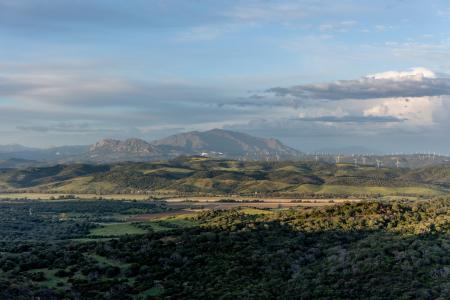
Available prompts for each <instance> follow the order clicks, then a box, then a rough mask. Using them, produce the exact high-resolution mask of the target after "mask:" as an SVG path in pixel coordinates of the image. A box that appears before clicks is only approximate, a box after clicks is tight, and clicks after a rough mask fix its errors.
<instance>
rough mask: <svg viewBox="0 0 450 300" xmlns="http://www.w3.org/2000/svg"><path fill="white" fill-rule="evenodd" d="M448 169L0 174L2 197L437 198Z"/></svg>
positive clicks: (213, 165)
mask: <svg viewBox="0 0 450 300" xmlns="http://www.w3.org/2000/svg"><path fill="white" fill-rule="evenodd" d="M449 174H450V167H449V166H441V167H429V168H425V169H420V170H414V169H397V168H375V167H371V166H363V167H355V166H354V165H352V164H337V165H336V164H330V163H324V162H281V161H280V162H275V161H272V162H257V161H236V160H224V159H211V158H205V157H200V156H197V157H180V158H177V159H174V160H171V161H160V162H147V163H142V162H128V163H116V164H105V165H89V164H69V165H56V166H51V167H34V168H26V169H5V170H0V192H53V193H96V194H102V193H103V194H109V193H113V194H114V193H115V194H121V193H140V194H142V193H143V194H149V195H153V194H163V195H175V196H176V195H224V196H225V195H230V194H239V195H247V196H254V195H255V194H258V195H261V196H276V197H277V196H282V197H297V196H298V197H348V196H356V197H366V196H368V197H373V196H386V195H390V196H437V195H446V194H448V189H449V188H450V175H449Z"/></svg>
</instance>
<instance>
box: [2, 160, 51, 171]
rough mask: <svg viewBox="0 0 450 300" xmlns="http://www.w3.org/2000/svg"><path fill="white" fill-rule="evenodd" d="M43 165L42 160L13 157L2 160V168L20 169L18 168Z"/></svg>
mask: <svg viewBox="0 0 450 300" xmlns="http://www.w3.org/2000/svg"><path fill="white" fill-rule="evenodd" d="M37 166H43V164H42V163H41V162H38V161H34V160H27V159H18V158H11V159H5V160H0V169H12V168H14V169H18V168H28V167H37Z"/></svg>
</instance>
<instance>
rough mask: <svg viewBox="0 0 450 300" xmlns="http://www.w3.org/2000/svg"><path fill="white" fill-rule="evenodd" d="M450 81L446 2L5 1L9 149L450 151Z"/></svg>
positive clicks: (4, 123) (0, 79)
mask: <svg viewBox="0 0 450 300" xmlns="http://www.w3.org/2000/svg"><path fill="white" fill-rule="evenodd" d="M387 72H390V73H387ZM371 74H372V75H373V74H377V75H376V76H369V75H371ZM448 74H450V3H449V2H448V1H443V0H441V1H435V0H429V1H418V0H408V1H400V0H397V1H394V0H391V1H387V0H386V1H382V0H381V1H365V0H358V1H356V0H340V1H334V0H328V1H325V0H301V1H282V0H281V1H268V0H266V1H262V0H261V1H256V0H255V1H250V0H247V1H233V0H227V1H220V0H215V1H205V0H204V1H194V0H192V1H189V0H182V1H172V0H160V1H157V0H155V1H143V0H142V1H141V0H130V1H114V0H103V1H99V0H91V1H88V0H71V1H68V0H38V1H37V0H0V144H10V143H21V144H25V145H30V146H38V147H48V146H52V145H62V144H89V143H93V142H95V141H97V140H98V139H101V138H105V137H113V138H126V137H139V138H144V139H147V140H152V139H156V138H159V137H162V136H166V135H168V134H173V133H179V132H183V131H190V130H208V129H212V128H224V129H232V130H238V131H243V132H247V133H250V134H255V135H259V136H266V137H276V138H279V139H280V140H282V141H283V142H285V143H287V144H289V145H291V146H294V147H297V148H299V149H301V150H305V151H313V150H314V149H319V148H323V147H342V146H349V145H363V146H366V147H370V148H375V149H381V150H385V151H441V152H445V151H446V149H447V148H448V147H449V146H450V140H448V139H447V138H446V137H447V132H448V129H449V128H450V118H448V117H447V116H448V113H449V112H450V106H449V104H448V103H449V100H450V97H449V95H450V91H449V88H450V84H449V81H450V79H449V78H450V77H449V76H448ZM448 152H450V151H448Z"/></svg>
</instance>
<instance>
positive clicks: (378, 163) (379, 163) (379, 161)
mask: <svg viewBox="0 0 450 300" xmlns="http://www.w3.org/2000/svg"><path fill="white" fill-rule="evenodd" d="M381 165H382V162H381V160H378V159H377V168H378V169H379V168H380V167H381Z"/></svg>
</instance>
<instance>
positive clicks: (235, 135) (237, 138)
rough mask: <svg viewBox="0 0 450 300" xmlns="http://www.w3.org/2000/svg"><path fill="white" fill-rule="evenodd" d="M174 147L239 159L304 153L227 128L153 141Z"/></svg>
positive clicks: (285, 157)
mask: <svg viewBox="0 0 450 300" xmlns="http://www.w3.org/2000/svg"><path fill="white" fill-rule="evenodd" d="M152 144H153V145H155V146H157V147H158V146H164V147H171V148H173V149H178V150H179V151H180V152H184V153H188V154H190V155H195V154H197V155H198V154H206V155H208V154H212V155H215V154H220V155H223V156H225V157H228V158H239V159H241V158H242V159H295V158H298V157H299V156H300V155H301V153H300V152H299V151H297V150H295V149H292V148H290V147H287V146H285V145H283V144H282V143H281V142H280V141H278V140H276V139H273V138H271V139H265V138H260V137H254V136H251V135H248V134H245V133H241V132H235V131H231V130H223V129H211V130H208V131H203V132H199V131H191V132H186V133H181V134H176V135H173V136H170V137H167V138H164V139H161V140H157V141H154V142H153V143H152Z"/></svg>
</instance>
